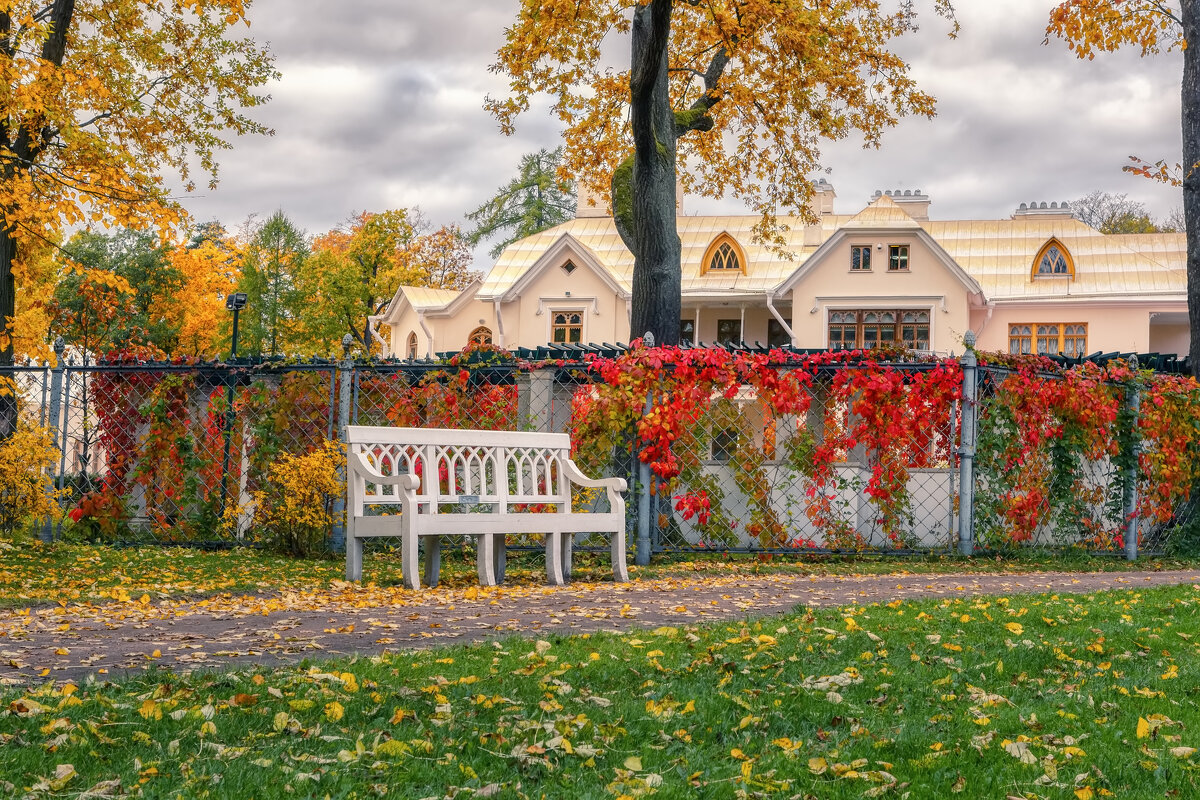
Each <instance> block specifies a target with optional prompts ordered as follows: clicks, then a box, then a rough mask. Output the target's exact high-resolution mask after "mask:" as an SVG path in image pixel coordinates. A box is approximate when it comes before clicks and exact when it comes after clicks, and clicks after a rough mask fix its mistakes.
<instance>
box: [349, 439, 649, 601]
mask: <svg viewBox="0 0 1200 800" xmlns="http://www.w3.org/2000/svg"><path fill="white" fill-rule="evenodd" d="M346 441H347V444H348V453H347V470H346V473H347V481H346V484H347V487H346V491H347V501H348V502H347V505H346V511H347V523H348V524H347V526H346V527H347V531H346V577H347V579H349V580H360V579H361V578H362V540H363V539H367V538H374V537H384V536H398V537H400V540H401V567H402V570H403V573H404V584H405V586H407V587H408V588H410V589H417V588H420V585H421V584H420V577H419V574H418V571H417V567H416V560H417V541H418V539H419V538H420V537H428V541H427V546H426V550H425V552H426V564H425V573H426V582H427V583H429V584H430V585H436V583H437V579H438V574H437V573H438V566H439V565H438V561H439V554H440V537H441V536H444V535H470V536H475V537H476V541H477V561H478V573H479V580H480V583H482V584H484V585H494V584H495V583H497V582H498V580H499V579H501V578H502V577H503V564H504V537H505V535H507V534H545V537H546V574H547V578H548V580H549V582H550V583H551V584H554V585H560V584H562V583H565V582H566V581H567V580H568V579H569V578H570V574H571V550H572V543H573V539H574V534H576V533H607V534H609V537H610V541H611V548H610V549H611V555H612V567H613V577H614V579H615V580H618V581H627V580H628V579H629V575H628V570H627V567H626V565H625V501H624V498H623V497H621V493H622V492H624V491H625V490H626V488H627V487H626V483H625V481H624V480H623V479H621V478H602V479H593V478H589V477H587V476H586V475H584V474H583V472H582V471H581V470H580V469H579V467H578V466H577V465H576V464H575V462H573V461H572V460H571V458H570V452H571V441H570V437H569V436H567V435H566V434H559V433H526V432H519V431H477V430H448V429H441V428H385V427H372V426H363V425H351V426H349V427H348V428H347V433H346ZM573 486H578V487H582V488H594V489H604V490H605V491H606V492H607V496H608V501H609V507H610V510H609V511H607V512H592V513H586V512H576V511H574V510H572V508H571V489H572V487H573ZM372 506H375V507H383V508H387V509H388V511H389V513H388V514H386V515H379V516H373V515H368V514H367V513H366V511H367V509H368V508H369V507H372ZM397 507H398V508H399V511H400V513H399V514H395V513H393V512H392V511H391V509H393V508H397Z"/></svg>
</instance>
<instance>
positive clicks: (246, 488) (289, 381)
mask: <svg viewBox="0 0 1200 800" xmlns="http://www.w3.org/2000/svg"><path fill="white" fill-rule="evenodd" d="M624 352H625V350H624V348H623V346H604V347H602V348H571V349H568V350H562V349H557V350H556V349H549V348H547V349H546V350H545V351H544V352H542V351H537V352H534V351H530V352H528V353H523V354H522V353H519V354H517V356H521V355H523V356H526V357H527V358H528V357H533V356H539V357H541V360H540V361H538V362H530V361H529V360H525V359H519V358H518V357H515V356H514V355H513V354H503V353H496V352H474V353H467V354H459V355H455V356H448V357H446V358H443V359H440V360H437V361H408V362H385V363H378V362H356V361H354V360H353V359H352V358H351V357H350V355H349V353H347V356H346V358H345V359H343V360H342V361H339V362H332V361H323V362H314V363H303V364H290V363H270V364H257V363H249V362H243V363H231V364H159V363H150V364H145V363H140V364H99V365H97V364H74V363H68V362H66V361H65V360H64V359H63V358H62V355H63V354H62V349H61V348H60V349H59V359H58V363H57V364H56V365H54V366H50V365H41V366H38V365H33V366H22V367H12V368H4V370H3V371H2V372H0V379H4V378H7V379H9V380H10V381H11V383H12V385H13V386H14V387H15V391H16V396H17V397H18V399H19V406H20V408H21V413H22V416H23V418H24V419H26V420H29V421H30V422H32V423H36V424H37V425H40V426H43V427H45V428H47V429H49V431H50V433H51V436H52V437H53V442H54V448H55V462H54V463H53V464H47V465H46V467H47V471H48V474H49V476H50V479H51V480H50V482H51V486H52V488H53V491H54V497H55V502H56V503H57V504H58V507H59V508H60V509H61V513H59V514H55V515H52V516H51V517H48V518H46V519H43V520H40V521H38V522H37V524H36V530H37V532H38V533H39V535H41V536H42V537H43V538H47V539H49V538H56V537H60V536H64V535H70V536H82V537H84V538H88V539H93V540H102V541H114V542H137V543H190V544H196V543H203V544H208V545H212V544H214V543H221V542H239V541H241V542H247V541H255V540H256V538H257V537H258V535H259V531H258V527H259V525H260V523H261V521H262V519H261V512H260V511H259V509H261V507H262V503H263V502H264V499H263V498H264V497H266V498H268V499H269V497H270V496H271V495H272V493H276V494H277V493H278V492H279V491H280V489H279V488H278V485H277V484H278V480H279V478H278V475H277V473H276V472H275V470H276V468H277V467H278V465H279V464H280V463H281V462H283V461H286V460H287V459H289V458H299V457H301V456H304V455H306V454H309V453H312V452H314V451H316V450H319V449H320V448H321V447H322V446H323V445H324V444H325V443H326V442H328V441H338V440H340V439H341V438H342V435H343V433H344V429H345V426H346V425H347V424H366V425H398V426H415V427H457V428H488V429H510V430H515V429H528V430H546V431H565V430H570V429H571V427H572V414H573V412H574V413H585V412H580V411H578V409H577V408H576V406H577V405H580V404H582V406H587V405H588V404H589V403H594V401H595V399H596V398H598V397H603V396H605V394H604V393H605V392H607V391H609V390H610V389H611V387H609V386H607V385H606V384H605V382H604V380H603V379H602V378H600V377H599V375H598V373H597V372H596V371H595V370H589V369H587V366H586V364H585V363H584V361H583V357H584V356H585V355H587V354H588V353H590V354H591V355H593V356H599V357H603V358H610V359H611V358H616V357H621V354H622V353H624ZM676 352H677V353H684V354H686V353H688V352H689V351H688V350H687V349H685V350H682V351H676ZM691 352H692V353H695V352H696V351H694V350H693V351H691ZM722 352H723V353H727V352H728V348H726V349H725V350H724V351H722ZM735 352H741V353H746V352H750V353H755V352H757V351H754V350H753V349H747V350H741V351H738V350H735ZM760 355H761V354H760ZM769 355H770V357H769V358H760V360H759V361H757V362H755V364H756V365H757V366H756V368H758V369H762V370H770V371H772V372H773V374H774V375H775V378H776V381H775V383H780V384H784V383H787V382H788V381H793V382H794V383H795V384H796V385H797V386H800V387H801V388H802V392H803V397H802V398H801V399H800V400H798V401H796V402H795V403H794V404H793V406H791V407H788V408H784V407H783V406H779V405H773V404H772V402H771V401H770V398H769V397H768V394H769V392H768V390H767V389H766V388H764V386H760V385H757V384H753V382H752V381H751V382H748V383H746V384H745V385H739V386H733V387H725V390H723V391H721V392H715V391H714V392H712V393H710V394H703V393H701V398H702V400H703V402H702V403H701V406H702V407H697V408H695V409H692V410H690V411H688V412H687V413H688V414H690V416H688V417H687V419H688V424H687V426H686V428H685V429H681V430H680V431H678V432H677V435H675V436H673V438H672V440H671V442H670V444H669V446H668V448H667V449H668V450H669V453H670V457H671V458H672V459H673V460H674V462H675V464H676V468H675V471H674V472H670V471H668V472H666V473H663V474H658V473H656V472H654V471H652V469H651V467H650V465H649V464H647V463H645V462H646V461H647V460H649V459H647V458H640V457H639V456H640V455H641V453H642V452H643V450H644V449H645V448H646V447H647V446H648V445H647V443H646V441H645V440H644V435H641V434H638V433H636V431H635V430H634V429H633V428H632V427H627V428H626V429H623V430H619V431H614V432H610V433H611V434H612V439H611V441H610V440H609V439H608V438H605V439H604V441H603V443H602V446H601V448H600V455H599V457H598V458H599V460H598V461H596V462H595V463H593V464H592V465H590V466H591V468H593V469H599V470H601V471H603V472H605V473H607V474H609V475H620V476H622V477H625V478H626V479H627V480H628V481H629V482H630V485H631V487H632V490H633V492H634V493H635V494H636V496H635V497H631V498H630V503H629V510H630V515H629V517H630V519H629V534H628V535H629V537H630V539H631V546H632V547H633V548H634V549H635V552H636V554H637V558H638V560H639V561H640V562H642V563H645V562H646V561H647V559H648V558H649V557H650V556H651V555H652V554H653V553H671V552H712V551H719V552H747V553H795V552H802V553H813V554H818V553H845V552H855V553H861V552H887V553H892V554H897V555H903V554H914V553H929V552H942V553H953V552H957V553H960V554H962V555H970V554H971V553H973V552H975V551H976V550H977V549H978V548H986V549H995V548H1012V547H1076V548H1084V549H1088V550H1092V551H1101V552H1110V553H1113V554H1120V555H1124V556H1125V557H1127V558H1131V559H1132V558H1135V557H1136V556H1137V555H1138V553H1139V547H1140V548H1141V549H1142V550H1143V551H1145V550H1146V549H1150V550H1155V551H1159V550H1162V549H1163V548H1164V547H1166V546H1168V545H1169V544H1170V543H1171V542H1172V541H1173V540H1174V539H1176V538H1179V537H1181V536H1182V537H1193V536H1194V534H1193V533H1192V530H1193V529H1194V528H1196V527H1197V526H1200V513H1197V507H1196V504H1195V502H1194V500H1193V497H1192V492H1191V488H1192V487H1191V482H1192V479H1191V478H1190V477H1188V476H1187V475H1185V476H1183V477H1180V476H1179V475H1178V474H1172V478H1171V479H1172V480H1173V481H1174V483H1173V485H1172V486H1170V487H1169V488H1168V489H1164V488H1163V486H1162V485H1160V484H1161V481H1160V482H1159V483H1156V482H1155V481H1156V480H1158V478H1156V477H1155V476H1156V475H1157V474H1158V473H1155V474H1151V473H1152V472H1154V470H1155V469H1158V470H1159V472H1163V471H1164V470H1165V469H1166V468H1165V467H1162V464H1164V463H1166V461H1164V459H1166V460H1169V458H1168V456H1169V451H1170V449H1171V448H1173V447H1176V446H1177V445H1179V443H1178V442H1175V441H1172V440H1171V439H1169V438H1167V439H1164V438H1163V437H1162V435H1161V433H1160V434H1159V435H1158V438H1157V439H1155V438H1153V436H1151V435H1150V434H1149V433H1148V431H1159V430H1160V429H1161V427H1162V426H1161V425H1160V426H1159V427H1158V428H1154V427H1153V424H1150V423H1146V422H1145V418H1146V417H1145V415H1146V414H1147V413H1148V414H1149V415H1151V416H1152V415H1154V414H1157V413H1159V409H1160V407H1161V405H1162V396H1161V395H1159V394H1156V395H1154V398H1153V402H1151V403H1150V405H1149V406H1146V405H1145V403H1144V399H1143V395H1144V391H1143V389H1142V383H1141V382H1140V380H1141V379H1140V378H1137V377H1136V370H1134V371H1133V372H1130V371H1129V370H1128V369H1127V368H1126V367H1124V366H1121V365H1127V364H1128V363H1129V361H1130V359H1128V358H1125V359H1118V358H1115V356H1116V354H1105V355H1104V356H1103V357H1102V359H1099V360H1097V361H1096V362H1093V363H1092V365H1091V366H1090V367H1088V368H1086V369H1084V368H1082V367H1080V366H1079V365H1078V364H1068V365H1066V366H1067V367H1075V369H1074V370H1072V369H1067V370H1066V371H1065V372H1064V371H1057V372H1056V371H1054V370H1053V369H1052V367H1053V365H1051V364H1049V363H1048V362H1044V363H1042V364H1041V365H1033V366H1031V365H1028V364H1026V365H1024V366H1022V365H1020V364H1017V365H1015V366H1014V365H1013V364H1011V363H1003V364H1001V363H995V359H990V360H989V359H988V358H987V357H986V356H985V358H984V362H985V363H983V364H979V363H978V359H977V357H976V353H975V352H974V350H972V349H970V348H968V351H967V353H966V354H965V355H964V356H963V358H962V359H960V360H954V359H931V358H924V359H903V360H895V361H879V360H874V359H866V360H854V359H840V360H839V359H830V358H827V357H825V356H827V355H828V354H823V353H822V352H820V351H771V353H770V354H769ZM679 358H680V359H681V362H680V363H682V359H684V358H685V356H679ZM1133 361H1134V364H1136V359H1134V360H1133ZM989 362H990V363H989ZM1159 362H1162V359H1161V358H1159V359H1158V360H1157V361H1156V362H1154V363H1155V364H1156V365H1159ZM1097 363H1102V364H1103V366H1098V365H1097ZM1163 363H1165V362H1163ZM1113 365H1118V366H1120V367H1121V368H1122V369H1126V372H1130V374H1128V375H1125V377H1124V379H1118V378H1119V376H1120V374H1121V373H1120V371H1119V370H1117V371H1114V370H1113V369H1112V366H1113ZM1060 366H1061V365H1060ZM1167 366H1168V367H1169V368H1170V369H1172V370H1174V369H1175V368H1176V366H1177V365H1176V364H1175V363H1171V364H1169V365H1167ZM679 370H680V367H679V364H675V365H674V366H673V367H672V365H670V364H668V365H666V366H665V367H664V368H663V369H662V370H661V373H660V383H659V384H657V387H658V388H652V389H651V390H649V391H648V392H647V393H646V394H645V395H644V396H645V408H641V409H637V410H636V411H637V412H640V413H634V414H633V415H632V416H631V419H633V420H634V421H633V422H631V423H630V425H634V424H636V418H637V417H648V416H653V415H654V414H659V413H663V412H665V410H666V409H668V408H669V407H670V406H671V404H672V403H678V402H680V396H681V394H682V393H681V392H680V390H679V387H678V384H677V383H672V382H671V381H672V380H676V379H677V372H678V371H679ZM1088 370H1091V372H1090V373H1089V372H1088ZM1098 371H1099V372H1098ZM951 372H952V373H953V375H954V376H955V378H954V379H955V380H956V381H958V383H957V384H955V386H954V387H953V388H954V391H953V392H948V391H947V388H946V386H947V384H946V380H947V378H946V375H948V374H950V373H951ZM1084 373H1087V376H1085V377H1082V378H1076V377H1072V376H1073V375H1076V374H1080V375H1083V374H1084ZM1101 373H1103V374H1101ZM959 375H961V377H957V376H959ZM1114 375H1116V376H1118V377H1117V378H1114ZM1131 376H1132V377H1131ZM939 380H940V381H942V383H937V382H938V381H939ZM1172 380H1175V381H1177V382H1185V381H1186V379H1184V378H1181V377H1180V378H1173V379H1172ZM873 381H876V382H882V383H886V382H887V381H892V383H890V384H888V387H887V388H886V390H882V389H878V387H876V386H875V385H874V383H873ZM772 385H774V383H773V384H772ZM1180 385H1183V384H1182V383H1181V384H1180ZM930 386H932V387H933V389H929V387H930ZM1176 388H1177V389H1178V387H1176ZM1192 388H1194V387H1192ZM1192 388H1189V389H1187V391H1192ZM1155 391H1158V390H1157V389H1156V390H1155ZM889 392H890V394H889ZM922 392H925V394H922ZM1176 394H1178V392H1176ZM1185 394H1186V392H1185ZM1170 396H1172V397H1173V396H1174V395H1170ZM880 398H884V399H886V401H887V402H890V403H893V404H897V403H898V404H900V405H901V406H903V407H902V408H900V409H899V412H901V413H897V409H896V408H891V410H890V411H887V413H882V412H881V411H880V409H881V408H883V407H884V405H885V403H884V400H881V399H880ZM1064 398H1065V399H1064ZM1081 398H1082V400H1081ZM1034 400H1037V402H1034ZM637 402H638V403H639V404H640V403H641V401H637ZM1056 402H1057V403H1060V405H1062V404H1066V405H1062V407H1059V406H1055V405H1054V403H1056ZM1172 402H1175V401H1174V400H1172ZM1180 402H1182V401H1180ZM1187 402H1189V403H1190V402H1191V400H1188V401H1187ZM1038 403H1041V405H1038ZM1070 403H1077V404H1080V403H1082V405H1080V406H1079V407H1070V408H1068V407H1067V405H1069V404H1070ZM904 404H907V406H905V405H904ZM582 406H581V407H582ZM1143 407H1145V408H1148V409H1149V411H1148V412H1144V411H1143ZM1189 407H1190V406H1189ZM781 409H782V410H781ZM889 414H890V415H891V416H888V415H889ZM905 415H907V417H905ZM889 420H890V422H889ZM1151 423H1153V420H1151ZM893 425H894V426H895V427H896V430H895V432H894V433H893V432H892V431H891V428H890V427H889V426H893ZM880 427H883V428H886V430H882V431H881V430H880ZM579 430H581V431H585V432H586V431H587V430H589V429H588V428H587V426H584V427H582V428H580V429H579ZM577 434H578V432H577ZM578 435H580V436H583V437H584V438H583V439H582V440H577V442H576V444H577V446H580V447H583V448H586V447H587V446H588V442H587V440H586V433H584V434H578ZM606 435H607V434H606ZM1147 436H1150V438H1147ZM639 437H641V438H639ZM1187 446H1188V447H1190V446H1191V445H1190V444H1189V445H1187ZM1185 449H1186V448H1185ZM1177 455H1178V454H1177ZM1184 455H1185V456H1186V455H1187V453H1184ZM1156 465H1158V466H1156ZM1176 471H1177V472H1178V470H1176ZM1188 475H1190V473H1188ZM1159 477H1161V476H1159ZM588 501H589V500H588V498H585V497H581V498H580V499H579V502H581V503H583V502H588ZM328 502H329V508H328V509H327V511H328V512H329V519H330V520H331V521H332V524H331V527H330V530H329V531H328V535H329V538H330V542H331V544H332V546H333V547H334V548H340V547H341V546H342V536H341V517H342V514H341V511H342V509H341V505H340V504H341V502H342V500H341V497H340V496H339V495H338V494H337V493H336V492H333V493H330V494H329V497H328ZM256 515H257V516H256ZM1197 538H1200V537H1197ZM589 544H590V543H589V542H587V541H580V542H579V543H578V545H579V546H580V547H581V548H582V549H587V548H588V546H589ZM597 546H600V545H599V543H597Z"/></svg>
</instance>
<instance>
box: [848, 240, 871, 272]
mask: <svg viewBox="0 0 1200 800" xmlns="http://www.w3.org/2000/svg"><path fill="white" fill-rule="evenodd" d="M870 268H871V246H870V245H854V246H853V247H851V248H850V269H852V270H869V269H870Z"/></svg>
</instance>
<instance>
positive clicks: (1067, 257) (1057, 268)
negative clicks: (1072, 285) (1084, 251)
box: [1033, 239, 1075, 278]
mask: <svg viewBox="0 0 1200 800" xmlns="http://www.w3.org/2000/svg"><path fill="white" fill-rule="evenodd" d="M1033 277H1035V278H1073V277H1075V262H1074V260H1072V258H1071V253H1070V252H1069V251H1068V250H1067V248H1066V247H1064V246H1063V244H1062V242H1060V241H1058V239H1051V240H1050V241H1048V242H1046V244H1044V245H1043V246H1042V249H1041V250H1040V251H1038V254H1037V258H1036V259H1034V261H1033Z"/></svg>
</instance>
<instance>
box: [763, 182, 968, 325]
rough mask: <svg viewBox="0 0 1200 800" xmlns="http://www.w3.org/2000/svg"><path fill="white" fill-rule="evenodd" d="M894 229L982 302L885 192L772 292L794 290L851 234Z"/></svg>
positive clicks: (947, 257) (958, 269) (938, 247)
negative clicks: (925, 249)
mask: <svg viewBox="0 0 1200 800" xmlns="http://www.w3.org/2000/svg"><path fill="white" fill-rule="evenodd" d="M898 231H899V232H904V233H907V234H910V235H913V236H915V237H916V238H917V239H918V240H920V241H921V242H922V243H924V245H925V246H926V247H928V248H929V251H930V252H931V253H933V255H934V257H935V258H936V259H937V260H938V262H939V263H940V264H941V265H942V267H943V268H944V269H945V270H946V271H947V272H949V273H950V274H951V275H953V276H954V277H955V278H957V279H958V281H959V283H961V284H962V285H963V288H964V289H966V290H967V292H969V293H970V294H971V295H973V296H975V297H974V299H975V301H976V302H979V303H982V302H983V298H982V294H983V289H982V287H980V285H979V283H978V281H976V280H975V279H974V278H973V277H971V275H970V274H968V273H967V272H966V271H965V270H964V269H963V268H962V266H960V265H959V264H958V263H956V262H955V260H954V259H953V258H952V257H951V256H950V255H949V254H948V253H947V252H946V251H945V250H944V249H943V248H942V247H941V245H939V244H938V242H937V241H935V239H934V238H933V237H931V236H930V235H929V232H928V231H926V230H925V229H924V228H923V227H921V224H920V223H918V222H917V221H916V220H914V219H913V218H912V217H910V216H909V215H908V213H907V212H906V211H905V210H904V209H903V208H901V207H900V206H898V205H897V204H896V203H894V202H893V201H892V199H891V198H890V197H888V196H887V195H880V196H879V197H877V198H876V199H875V200H874V201H873V202H872V203H871V204H870V205H868V206H867V207H866V208H865V209H863V210H862V211H861V212H859V213H858V214H856V215H855V216H853V217H852V218H850V219H849V220H847V221H846V222H845V223H844V224H842V225H841V226H839V227H838V229H837V231H836V232H835V233H834V234H833V235H832V236H830V237H829V238H828V239H826V240H825V241H824V243H822V244H821V246H820V247H818V248H817V249H816V251H814V252H813V253H812V254H811V255H809V257H808V258H807V259H806V260H805V262H804V263H803V264H801V265H800V266H799V267H797V268H796V270H795V272H793V273H792V274H791V275H789V276H788V277H787V278H786V279H785V280H783V281H782V282H780V284H779V285H778V286H777V287H775V288H774V289H773V291H772V293H773V294H782V293H784V292H788V291H791V290H792V289H795V288H796V287H797V286H798V285H799V284H800V282H801V281H803V280H804V277H805V276H806V275H808V274H809V273H810V272H812V271H813V270H814V269H815V268H816V265H817V264H818V263H820V261H821V259H822V258H824V257H825V256H826V255H828V254H830V253H832V252H833V251H834V250H837V249H839V248H840V247H841V246H842V245H843V244H844V243H845V242H846V240H847V239H850V238H851V237H856V236H859V235H862V234H866V233H876V232H878V233H881V234H883V235H888V234H892V233H896V232H898Z"/></svg>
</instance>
